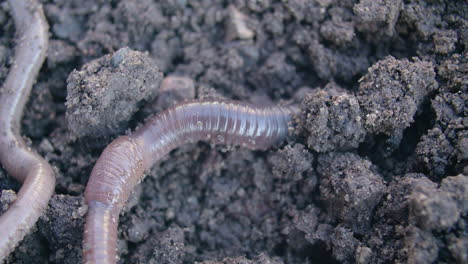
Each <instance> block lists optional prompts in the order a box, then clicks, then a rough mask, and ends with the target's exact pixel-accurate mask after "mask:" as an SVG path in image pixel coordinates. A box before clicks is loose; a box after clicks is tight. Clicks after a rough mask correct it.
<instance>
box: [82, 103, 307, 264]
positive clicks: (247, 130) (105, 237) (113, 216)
mask: <svg viewBox="0 0 468 264" xmlns="http://www.w3.org/2000/svg"><path fill="white" fill-rule="evenodd" d="M298 112H299V108H298V107H296V106H272V107H255V106H253V105H249V104H246V103H240V102H236V101H229V100H219V99H203V100H199V101H191V102H185V103H180V104H178V105H175V106H173V107H170V108H168V109H167V110H165V111H163V112H161V113H159V114H157V115H155V116H154V117H152V118H151V119H150V120H149V121H148V122H147V123H146V124H145V125H143V126H142V127H140V128H138V129H137V130H136V131H135V132H133V133H132V134H130V135H128V136H121V137H119V138H117V139H115V140H114V141H113V142H112V143H111V144H110V145H109V146H107V147H106V148H105V149H104V151H103V153H102V154H101V156H100V157H99V159H98V161H97V162H96V165H95V166H94V168H93V170H92V172H91V176H90V178H89V181H88V184H87V186H86V191H85V201H86V204H87V206H88V212H87V216H86V224H85V232H84V241H83V253H84V260H85V263H115V262H116V261H117V253H116V245H117V224H118V218H119V213H120V210H121V209H122V208H123V206H124V204H125V203H126V201H127V199H128V196H129V194H130V191H131V190H132V189H133V188H134V187H135V185H136V184H138V183H139V182H140V181H142V180H143V172H144V171H145V170H147V169H149V168H151V166H152V165H153V164H154V163H155V162H156V161H157V160H159V159H161V158H162V157H163V156H164V155H166V154H167V153H169V152H170V151H171V150H173V149H175V148H177V147H178V146H180V145H182V144H185V143H189V142H196V141H200V140H203V141H207V142H210V143H213V144H231V145H241V146H243V147H246V148H249V149H252V150H265V149H267V148H268V147H270V146H272V145H274V144H276V143H279V142H281V141H282V140H284V139H285V138H286V137H287V135H288V130H289V129H288V125H289V123H290V122H291V121H292V118H293V115H295V114H297V113H298Z"/></svg>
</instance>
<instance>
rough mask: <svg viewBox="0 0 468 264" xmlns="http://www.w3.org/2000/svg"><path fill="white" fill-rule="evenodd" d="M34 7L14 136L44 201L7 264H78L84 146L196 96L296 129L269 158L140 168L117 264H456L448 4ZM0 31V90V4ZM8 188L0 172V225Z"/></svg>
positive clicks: (223, 150) (2, 20) (453, 80)
mask: <svg viewBox="0 0 468 264" xmlns="http://www.w3.org/2000/svg"><path fill="white" fill-rule="evenodd" d="M41 2H42V3H43V6H44V11H45V14H46V17H47V19H48V21H49V24H50V48H49V52H48V58H47V61H46V62H45V64H44V66H43V68H42V70H41V73H40V75H39V78H38V80H37V83H36V84H35V86H34V88H33V92H32V96H31V99H30V100H29V103H28V106H27V107H26V111H25V114H24V118H23V121H22V131H23V134H24V135H25V137H27V138H28V142H29V144H30V145H31V147H32V148H34V149H35V150H37V151H38V152H39V153H40V154H41V155H42V156H44V157H45V158H46V159H47V160H49V161H50V163H51V164H52V165H53V166H54V169H55V171H56V175H57V186H56V194H55V195H54V196H53V198H52V200H51V201H50V204H49V208H48V210H47V212H46V214H44V216H42V217H41V218H40V220H39V222H38V224H37V227H36V228H35V229H34V231H33V232H32V233H31V234H30V235H28V236H27V237H26V238H25V240H24V241H23V242H22V243H21V244H20V245H19V246H18V247H17V249H16V250H15V252H14V253H13V254H12V255H11V256H10V257H9V258H8V261H7V262H8V263H80V262H81V242H82V232H83V223H84V215H85V213H86V208H85V207H84V205H83V192H84V188H85V185H86V182H87V180H88V177H89V175H90V172H91V169H92V168H93V165H94V163H95V162H96V160H97V158H98V157H99V155H100V153H101V151H102V150H103V148H104V147H105V146H106V145H107V144H109V142H110V141H111V140H112V139H113V138H115V137H116V136H117V135H122V134H125V133H128V132H129V131H131V130H133V129H134V128H135V127H137V126H139V125H141V124H142V123H143V122H144V120H145V119H146V118H147V117H149V116H150V115H152V114H154V113H156V112H158V111H161V110H162V109H165V108H167V107H168V106H170V105H172V104H174V103H175V102H177V101H181V100H187V99H192V98H206V97H224V98H229V99H237V100H242V101H246V102H251V103H254V104H258V105H265V104H272V103H275V104H278V103H285V102H294V103H297V104H300V106H301V109H302V112H301V114H300V116H298V117H297V123H296V124H295V129H294V131H292V136H291V138H290V139H289V140H288V142H286V143H284V144H282V145H281V146H278V147H277V148H272V149H271V150H268V151H248V150H245V149H243V148H239V147H231V146H211V145H208V144H205V143H197V144H189V145H185V146H183V147H181V148H179V149H177V150H175V151H173V152H171V153H170V155H168V156H167V157H166V158H165V159H164V160H162V161H160V162H158V163H157V164H156V165H155V166H154V167H153V168H152V169H151V170H150V171H148V172H147V176H146V179H145V180H144V181H143V183H142V184H140V185H139V186H138V187H137V188H136V189H135V191H134V192H133V194H132V196H131V198H130V201H129V203H128V205H127V207H126V208H125V210H124V212H123V215H122V216H121V217H120V224H119V245H118V250H119V254H120V256H121V259H120V260H119V263H194V262H198V263H204V264H214V263H226V264H228V263H229V264H231V263H232V264H234V263H236V264H241V263H242V264H244V263H275V264H276V263H278V264H279V263H293V264H294V263H362V264H364V263H395V262H399V263H468V233H467V231H468V224H467V213H468V178H467V176H466V174H468V167H467V160H468V130H467V127H468V119H467V102H468V100H467V99H468V93H467V86H468V59H467V46H468V17H467V16H468V4H467V3H466V1H463V0H445V1H444V0H431V1H429V0H426V1H423V0H377V1H376V0H307V1H306V0H276V1H274V0H255V1H250V0H234V1H221V0H194V1H186V0H173V1H167V0H164V1H154V0H141V1H107V0H98V1H96V0H84V1H60V0H44V1H41ZM0 25H1V27H0V83H2V82H3V80H4V79H5V77H6V75H7V73H8V70H9V68H10V66H11V65H12V60H13V56H14V45H15V28H14V24H13V20H12V18H11V15H10V8H9V6H8V3H6V2H1V3H0ZM0 118H1V117H0ZM19 187H20V185H19V184H18V183H16V182H15V181H14V180H13V179H11V178H10V177H9V176H8V174H7V172H6V171H4V170H2V169H0V191H1V199H0V213H1V212H3V211H4V210H6V209H7V208H8V205H9V204H10V203H11V202H12V201H14V199H15V197H16V194H15V193H16V192H17V191H18V189H19Z"/></svg>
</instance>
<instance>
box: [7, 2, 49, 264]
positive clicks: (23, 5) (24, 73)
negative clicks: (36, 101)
mask: <svg viewBox="0 0 468 264" xmlns="http://www.w3.org/2000/svg"><path fill="white" fill-rule="evenodd" d="M9 2H10V6H11V10H12V14H13V18H14V21H15V27H16V32H17V35H18V40H17V44H16V50H15V57H14V62H13V64H12V65H11V68H10V72H9V74H8V76H7V78H6V80H5V82H4V84H3V86H2V88H1V90H0V117H1V118H0V163H1V164H2V165H3V167H4V168H5V169H6V170H7V172H8V173H9V175H11V176H13V177H14V178H15V179H17V180H18V181H20V182H22V183H23V185H22V187H21V189H20V191H19V193H18V196H17V199H16V200H15V201H14V202H13V203H12V204H11V205H10V206H9V208H8V210H7V211H6V212H5V213H4V214H2V215H1V216H0V262H2V261H3V260H4V259H5V258H6V257H7V256H8V255H9V254H10V253H11V252H12V251H13V250H14V248H15V247H16V245H17V244H18V243H19V242H20V241H21V240H22V239H23V237H24V236H25V235H26V234H27V233H28V232H29V231H30V230H31V228H32V227H33V226H34V224H35V223H36V221H37V220H38V218H39V216H40V215H41V214H42V213H44V210H45V208H46V207H47V204H48V203H49V200H50V198H51V196H52V193H53V191H54V188H55V176H54V171H53V170H52V167H51V166H50V165H49V163H47V161H45V160H44V159H43V158H42V157H40V156H39V155H38V154H37V153H35V152H33V151H32V150H31V148H30V147H28V146H27V145H26V143H25V141H24V140H23V139H22V138H21V135H20V127H21V126H20V120H21V117H22V115H23V109H24V106H25V103H26V101H27V100H28V98H29V94H30V92H31V88H32V85H33V83H34V81H35V79H36V76H37V74H38V73H39V69H40V68H41V65H42V63H43V62H44V59H45V57H46V53H47V46H48V27H49V26H48V24H47V21H46V19H45V17H44V13H43V11H42V6H41V5H40V4H39V3H38V2H37V1H36V0H10V1H9Z"/></svg>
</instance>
